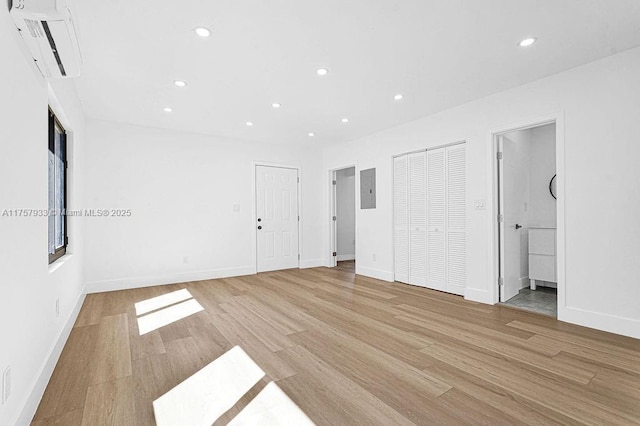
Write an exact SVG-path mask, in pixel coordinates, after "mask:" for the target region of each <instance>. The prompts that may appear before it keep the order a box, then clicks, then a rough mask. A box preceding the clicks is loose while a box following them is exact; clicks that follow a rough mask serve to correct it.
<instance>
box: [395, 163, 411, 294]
mask: <svg viewBox="0 0 640 426" xmlns="http://www.w3.org/2000/svg"><path fill="white" fill-rule="evenodd" d="M408 174H409V163H408V158H407V155H402V156H400V157H396V158H394V160H393V241H394V268H395V270H394V279H395V280H396V281H400V282H403V283H408V282H409V181H408Z"/></svg>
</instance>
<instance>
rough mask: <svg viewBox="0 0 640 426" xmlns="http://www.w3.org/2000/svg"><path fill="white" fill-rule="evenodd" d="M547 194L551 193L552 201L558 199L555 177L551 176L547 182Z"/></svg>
mask: <svg viewBox="0 0 640 426" xmlns="http://www.w3.org/2000/svg"><path fill="white" fill-rule="evenodd" d="M549 192H550V193H551V196H552V197H553V198H554V199H556V200H557V199H558V197H557V196H556V194H557V192H556V175H553V177H552V178H551V180H550V181H549Z"/></svg>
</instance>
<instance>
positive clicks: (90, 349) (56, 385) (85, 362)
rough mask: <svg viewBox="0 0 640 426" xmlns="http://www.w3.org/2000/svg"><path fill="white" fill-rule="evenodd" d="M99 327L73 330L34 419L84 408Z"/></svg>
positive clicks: (93, 364) (94, 358)
mask: <svg viewBox="0 0 640 426" xmlns="http://www.w3.org/2000/svg"><path fill="white" fill-rule="evenodd" d="M97 331H98V326H97V325H90V326H86V327H75V328H73V330H71V334H70V335H69V339H68V340H67V343H66V344H65V347H64V349H63V351H62V354H61V355H60V359H59V360H58V363H57V364H56V368H55V369H54V370H53V374H52V375H51V379H50V380H49V384H48V385H47V389H46V390H45V392H44V395H43V396H42V399H41V400H40V405H39V406H38V410H37V411H36V414H35V416H34V420H42V419H46V418H48V417H52V416H56V415H60V414H64V413H67V412H69V411H73V410H77V409H80V410H82V409H83V407H84V403H85V398H86V395H87V388H88V386H89V384H90V382H91V372H92V371H93V370H94V366H95V362H96V356H95V348H96V341H97V338H98V333H97Z"/></svg>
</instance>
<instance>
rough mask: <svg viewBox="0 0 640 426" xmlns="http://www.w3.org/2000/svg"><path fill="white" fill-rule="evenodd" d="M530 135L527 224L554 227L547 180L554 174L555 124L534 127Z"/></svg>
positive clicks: (553, 211) (554, 221)
mask: <svg viewBox="0 0 640 426" xmlns="http://www.w3.org/2000/svg"><path fill="white" fill-rule="evenodd" d="M529 133H530V135H531V156H530V161H531V166H530V171H531V176H530V180H529V182H530V183H529V185H530V189H529V194H530V195H529V196H530V204H529V205H530V208H529V225H530V226H537V227H547V228H555V227H556V223H557V221H556V211H557V206H556V200H555V199H554V198H553V197H552V196H551V193H550V192H549V181H550V180H551V178H552V177H553V175H555V174H556V125H555V124H548V125H546V126H540V127H534V128H533V129H531V130H529Z"/></svg>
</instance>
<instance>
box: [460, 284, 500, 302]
mask: <svg viewBox="0 0 640 426" xmlns="http://www.w3.org/2000/svg"><path fill="white" fill-rule="evenodd" d="M491 297H492V295H491V293H489V291H487V290H480V289H478V288H470V287H466V288H465V289H464V298H465V300H471V301H473V302H479V303H487V304H489V305H493V304H494V301H493V300H491Z"/></svg>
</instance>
